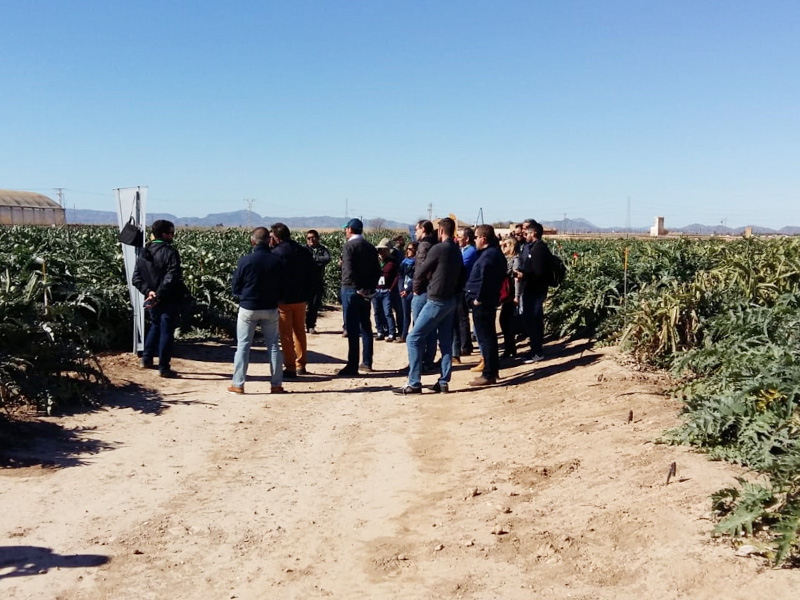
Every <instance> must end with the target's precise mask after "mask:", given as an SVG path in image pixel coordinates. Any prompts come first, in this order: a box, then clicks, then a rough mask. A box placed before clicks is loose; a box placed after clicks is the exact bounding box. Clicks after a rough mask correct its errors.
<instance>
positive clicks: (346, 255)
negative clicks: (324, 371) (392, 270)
mask: <svg viewBox="0 0 800 600" xmlns="http://www.w3.org/2000/svg"><path fill="white" fill-rule="evenodd" d="M363 232H364V224H363V223H362V222H361V220H360V219H350V221H348V222H347V225H345V236H346V237H347V242H345V244H344V246H342V289H341V295H342V312H343V313H344V325H345V331H346V332H347V364H346V365H345V366H344V367H343V368H342V369H341V370H340V371H339V372H338V373H337V375H338V376H339V377H355V376H356V375H358V370H359V369H361V370H363V371H372V324H371V323H370V320H369V312H370V300H371V299H372V297H373V296H374V295H375V288H376V287H377V285H378V279H379V278H380V275H381V268H380V264H379V263H378V251H377V250H376V249H375V246H373V245H372V244H370V243H369V242H368V241H367V240H366V239H364V235H363ZM359 339H360V340H361V342H362V345H363V352H364V353H363V358H362V362H361V364H359V363H358V350H359V348H358V345H359V344H358V342H359Z"/></svg>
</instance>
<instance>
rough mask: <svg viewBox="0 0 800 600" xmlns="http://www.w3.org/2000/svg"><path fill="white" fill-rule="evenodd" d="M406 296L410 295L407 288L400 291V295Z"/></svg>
mask: <svg viewBox="0 0 800 600" xmlns="http://www.w3.org/2000/svg"><path fill="white" fill-rule="evenodd" d="M406 296H408V292H406V291H405V290H403V291H402V292H400V297H401V298H405V297H406Z"/></svg>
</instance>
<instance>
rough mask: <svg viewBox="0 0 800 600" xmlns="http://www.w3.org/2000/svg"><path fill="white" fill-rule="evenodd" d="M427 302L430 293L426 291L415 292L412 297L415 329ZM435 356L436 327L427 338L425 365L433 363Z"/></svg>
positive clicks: (424, 353) (423, 358)
mask: <svg viewBox="0 0 800 600" xmlns="http://www.w3.org/2000/svg"><path fill="white" fill-rule="evenodd" d="M426 302H428V294H426V293H425V292H423V293H421V294H414V297H413V298H412V299H411V316H412V317H413V319H414V328H415V329H416V327H417V319H418V318H419V313H420V312H421V311H422V309H423V307H424V306H425V303H426ZM451 335H452V334H451ZM451 343H452V342H451ZM435 358H436V330H435V329H434V330H433V331H431V332H430V333H429V334H428V339H426V340H425V349H424V351H423V356H422V363H423V364H424V365H432V364H433V360H434V359H435Z"/></svg>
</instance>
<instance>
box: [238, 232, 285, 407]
mask: <svg viewBox="0 0 800 600" xmlns="http://www.w3.org/2000/svg"><path fill="white" fill-rule="evenodd" d="M269 242H270V237H269V231H268V230H267V228H266V227H256V228H255V229H254V230H253V233H252V234H251V235H250V244H252V246H253V251H252V252H251V253H250V254H247V255H245V256H243V257H242V258H240V259H239V263H238V264H237V265H236V271H234V273H233V282H232V290H233V295H234V296H237V297H238V298H239V314H238V316H237V319H236V337H237V340H238V344H237V347H236V355H235V356H234V359H233V380H232V381H231V385H230V387H228V391H229V392H231V393H232V394H244V382H245V378H246V376H247V366H248V364H249V363H250V348H251V347H252V345H253V335H254V334H255V332H256V327H258V326H259V325H260V326H261V335H262V336H264V345H265V346H266V347H267V352H268V354H269V364H270V370H271V378H270V383H271V384H272V385H271V392H272V393H273V394H280V393H282V392H284V391H285V390H284V389H283V385H282V384H283V353H282V352H281V345H280V343H279V341H278V335H279V328H278V320H279V315H278V301H279V300H280V298H281V295H282V294H283V293H284V287H285V284H286V272H285V270H284V267H283V264H282V263H281V260H280V259H279V258H278V257H277V256H275V255H274V254H272V252H271V251H270V249H269Z"/></svg>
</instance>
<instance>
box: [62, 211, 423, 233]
mask: <svg viewBox="0 0 800 600" xmlns="http://www.w3.org/2000/svg"><path fill="white" fill-rule="evenodd" d="M66 217H67V223H81V224H83V225H116V224H117V213H116V212H113V211H107V210H83V209H67V211H66ZM157 219H166V220H168V221H172V222H173V223H175V225H177V226H178V227H258V226H259V225H263V226H265V227H269V226H270V225H272V224H273V223H277V222H281V223H283V224H285V225H287V226H289V227H290V228H296V229H308V228H312V227H316V228H318V229H335V228H341V227H342V226H343V225H344V224H345V223H347V221H348V220H349V219H348V217H262V216H261V215H259V214H258V213H257V212H252V211H247V210H235V211H232V212H226V213H214V214H211V215H206V216H205V217H176V216H175V215H172V214H169V213H149V214H148V215H147V224H148V225H150V224H152V222H153V221H155V220H157ZM379 221H380V225H379V226H380V227H384V228H387V229H406V228H407V227H408V225H407V224H406V223H398V222H397V221H389V220H386V219H364V226H365V227H375V226H378V222H379Z"/></svg>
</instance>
